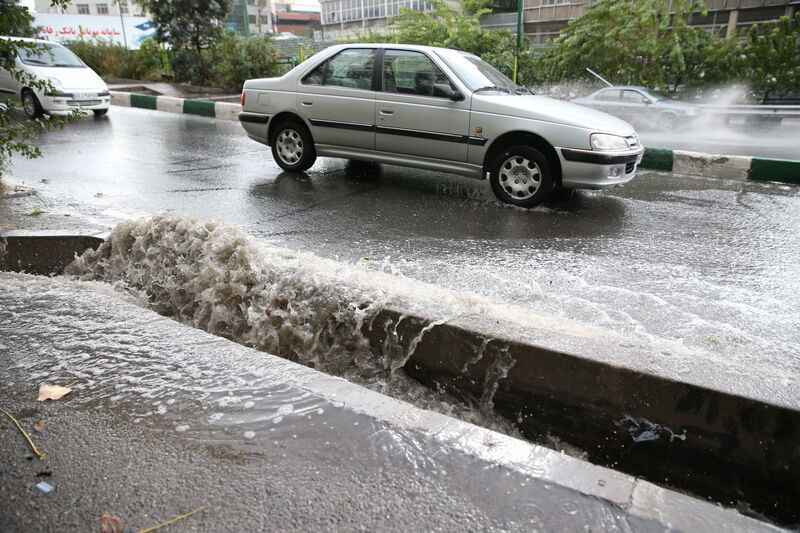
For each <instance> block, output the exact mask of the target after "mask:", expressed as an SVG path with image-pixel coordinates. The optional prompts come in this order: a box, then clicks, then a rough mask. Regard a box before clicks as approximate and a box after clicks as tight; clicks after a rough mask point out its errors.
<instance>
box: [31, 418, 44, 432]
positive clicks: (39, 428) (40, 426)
mask: <svg viewBox="0 0 800 533" xmlns="http://www.w3.org/2000/svg"><path fill="white" fill-rule="evenodd" d="M33 429H34V431H36V433H42V432H43V431H44V420H37V421H36V422H34V423H33Z"/></svg>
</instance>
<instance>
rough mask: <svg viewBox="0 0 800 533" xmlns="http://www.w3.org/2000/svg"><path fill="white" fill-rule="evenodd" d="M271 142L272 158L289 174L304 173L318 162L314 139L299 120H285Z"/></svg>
mask: <svg viewBox="0 0 800 533" xmlns="http://www.w3.org/2000/svg"><path fill="white" fill-rule="evenodd" d="M274 131H275V133H274V134H273V136H272V139H271V140H270V145H271V146H272V157H273V159H275V162H276V163H278V166H279V167H281V168H282V169H283V170H286V171H287V172H302V171H304V170H308V169H309V168H311V165H313V164H314V161H316V160H317V152H316V150H315V149H314V139H312V138H311V133H310V132H309V131H308V128H306V126H305V124H303V123H302V122H300V121H298V120H285V121H283V122H281V123H280V124H278V126H277V127H276V128H275V130H274Z"/></svg>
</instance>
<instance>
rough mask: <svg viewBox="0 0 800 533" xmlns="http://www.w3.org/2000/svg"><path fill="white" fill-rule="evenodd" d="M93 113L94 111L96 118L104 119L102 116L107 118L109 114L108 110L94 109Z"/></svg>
mask: <svg viewBox="0 0 800 533" xmlns="http://www.w3.org/2000/svg"><path fill="white" fill-rule="evenodd" d="M93 111H94V116H96V117H102V116H105V115H106V114H107V113H108V108H105V109H93Z"/></svg>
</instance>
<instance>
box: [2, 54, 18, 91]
mask: <svg viewBox="0 0 800 533" xmlns="http://www.w3.org/2000/svg"><path fill="white" fill-rule="evenodd" d="M16 63H17V68H19V60H17V61H16ZM16 89H17V82H16V81H15V80H14V78H12V77H11V73H10V72H9V71H8V70H6V69H4V68H2V67H0V92H2V93H5V94H14V93H16Z"/></svg>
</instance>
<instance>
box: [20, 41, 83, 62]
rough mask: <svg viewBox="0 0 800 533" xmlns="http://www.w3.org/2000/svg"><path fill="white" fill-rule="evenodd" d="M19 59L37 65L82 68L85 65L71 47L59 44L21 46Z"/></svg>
mask: <svg viewBox="0 0 800 533" xmlns="http://www.w3.org/2000/svg"><path fill="white" fill-rule="evenodd" d="M18 52H19V59H20V61H22V62H23V63H25V64H26V65H31V66H35V67H64V68H82V67H84V66H85V65H84V64H83V61H81V60H80V58H79V57H78V56H76V55H75V54H73V53H72V52H71V51H70V50H69V49H67V48H65V47H63V46H60V45H57V44H44V43H38V44H37V45H36V48H19V49H18Z"/></svg>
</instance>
